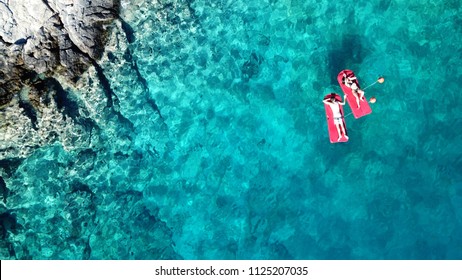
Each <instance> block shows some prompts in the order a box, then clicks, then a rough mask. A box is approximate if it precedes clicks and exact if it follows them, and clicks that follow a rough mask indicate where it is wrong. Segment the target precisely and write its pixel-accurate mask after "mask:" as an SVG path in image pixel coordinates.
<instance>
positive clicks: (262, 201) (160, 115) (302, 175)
mask: <svg viewBox="0 0 462 280" xmlns="http://www.w3.org/2000/svg"><path fill="white" fill-rule="evenodd" d="M154 2H155V3H154V4H152V3H151V1H136V0H134V1H130V4H128V3H124V2H123V8H122V15H121V17H122V18H123V20H124V21H125V23H124V26H123V27H124V30H125V32H126V33H122V32H120V33H119V34H118V35H117V36H115V37H114V38H115V39H113V40H116V41H117V40H119V41H120V44H118V45H120V48H110V49H108V50H107V52H106V54H105V56H104V58H103V59H102V61H101V62H100V65H101V67H102V69H103V74H104V75H105V76H106V78H107V79H108V84H106V85H104V84H103V83H97V82H95V80H97V79H94V80H93V82H94V83H95V84H96V86H93V89H92V90H93V91H74V92H69V94H70V96H73V98H75V99H76V100H83V99H84V98H89V99H90V100H93V99H91V98H90V97H89V96H90V94H98V93H99V94H100V96H101V100H104V98H103V97H104V93H103V89H102V88H103V87H106V91H107V90H108V87H109V88H110V90H112V91H113V93H114V95H115V96H116V97H117V98H115V99H113V104H112V107H111V108H109V107H107V106H106V105H107V104H106V103H104V104H103V103H101V104H103V105H98V104H99V103H98V102H96V101H97V100H98V98H96V97H92V98H94V100H96V101H94V102H88V103H91V104H87V106H89V107H87V108H86V109H81V111H80V112H81V115H82V120H86V119H85V118H84V116H91V118H94V119H95V121H94V123H93V125H94V128H93V129H92V130H91V136H90V140H91V139H95V140H94V141H89V144H88V146H86V147H85V146H83V147H80V148H79V149H74V150H69V149H68V148H66V146H65V145H64V147H63V145H61V144H59V143H57V144H56V145H53V146H48V147H44V148H41V149H39V150H37V151H36V152H35V153H34V154H33V155H31V156H30V157H29V158H27V159H26V160H25V161H23V162H20V163H18V165H17V166H14V168H13V167H11V166H9V167H3V168H4V169H7V170H8V172H7V173H5V174H7V175H6V176H5V178H4V181H5V185H6V187H7V188H8V199H7V201H6V208H7V209H8V211H6V212H4V214H2V217H1V218H2V229H3V230H2V232H3V235H2V236H3V237H2V241H1V246H2V249H1V251H0V252H1V254H2V255H1V257H2V259H5V258H18V259H21V258H32V259H176V258H183V259H461V258H462V234H461V232H462V136H461V128H462V117H461V114H460V108H461V106H462V97H461V94H460V89H459V86H458V84H460V82H461V81H462V63H461V58H462V57H461V56H462V47H461V46H462V34H461V33H462V17H461V14H462V8H461V3H460V1H456V0H454V1H450V0H444V1H443V0H441V1H438V0H435V1H420V0H419V1H417V0H410V1H404V0H403V1H393V0H373V1H350V2H336V1H313V0H285V1H278V0H260V1H257V0H251V1H242V0H234V1H225V0H223V1H220V0H215V1H212V0H197V1H186V0H183V1H173V0H172V1H157V2H156V1H154ZM127 37H128V40H127ZM119 41H117V42H119ZM124 46H126V47H124ZM343 69H351V70H353V71H355V73H356V75H357V76H358V79H359V80H360V82H361V84H362V85H363V86H366V85H368V84H370V83H372V82H374V81H375V80H376V79H377V77H379V76H383V77H385V83H384V84H377V85H374V86H373V87H371V88H369V89H368V90H366V96H367V97H371V96H375V97H376V98H377V103H375V104H372V105H371V106H372V110H373V113H372V114H371V115H368V116H366V117H364V118H361V119H354V118H353V116H348V117H347V118H346V123H347V127H348V131H349V136H350V140H349V142H348V143H342V144H331V143H329V138H328V135H327V126H326V120H325V114H324V107H323V104H322V102H321V100H322V97H323V96H324V95H325V94H327V93H329V92H331V91H335V92H339V90H340V88H339V86H338V84H337V81H336V77H337V74H338V73H339V72H340V71H341V70H343ZM85 81H87V80H84V81H82V83H84V82H85ZM79 98H80V99H79ZM79 104H84V103H83V102H80V103H79ZM89 108H92V109H89ZM112 108H113V109H112ZM92 110H93V111H92ZM345 110H346V113H349V112H350V109H349V108H347V107H345ZM2 212H3V211H2Z"/></svg>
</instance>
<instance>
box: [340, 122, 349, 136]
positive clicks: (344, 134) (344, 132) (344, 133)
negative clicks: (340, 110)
mask: <svg viewBox="0 0 462 280" xmlns="http://www.w3.org/2000/svg"><path fill="white" fill-rule="evenodd" d="M341 126H342V130H343V136H345V139H347V140H348V136H347V134H346V129H345V127H344V126H343V125H341Z"/></svg>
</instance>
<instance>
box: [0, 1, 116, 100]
mask: <svg viewBox="0 0 462 280" xmlns="http://www.w3.org/2000/svg"><path fill="white" fill-rule="evenodd" d="M118 7H119V5H118V4H117V3H116V2H115V1H107V0H96V1H95V0H93V1H90V0H73V1H70V0H52V1H47V0H30V1H5V0H0V22H1V26H3V28H2V29H1V30H0V53H1V56H2V59H1V61H0V67H1V68H0V86H1V88H2V90H1V91H0V105H5V104H7V103H8V102H10V101H11V99H12V98H13V96H14V95H15V94H16V93H18V92H19V90H20V89H21V88H22V87H23V85H24V84H28V83H33V82H35V81H36V79H37V75H50V74H51V73H53V72H55V71H58V72H60V73H62V74H65V75H66V76H67V77H68V78H70V79H75V78H76V77H78V75H80V74H81V73H82V71H84V70H85V69H86V67H87V66H88V65H90V64H91V63H90V60H91V59H97V58H99V57H100V55H101V53H102V50H103V46H104V41H105V38H106V36H105V29H106V24H107V23H108V22H110V21H111V20H112V19H114V18H115V17H116V16H117V14H118Z"/></svg>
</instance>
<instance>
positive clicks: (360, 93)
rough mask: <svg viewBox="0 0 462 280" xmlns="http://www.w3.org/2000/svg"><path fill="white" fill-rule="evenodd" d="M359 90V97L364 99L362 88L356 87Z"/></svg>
mask: <svg viewBox="0 0 462 280" xmlns="http://www.w3.org/2000/svg"><path fill="white" fill-rule="evenodd" d="M358 92H359V99H361V100H364V90H360V89H358Z"/></svg>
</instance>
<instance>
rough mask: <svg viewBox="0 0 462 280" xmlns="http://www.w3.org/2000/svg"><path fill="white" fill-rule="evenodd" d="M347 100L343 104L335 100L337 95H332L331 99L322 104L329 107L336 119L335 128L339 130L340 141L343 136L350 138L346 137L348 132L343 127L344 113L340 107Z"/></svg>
mask: <svg viewBox="0 0 462 280" xmlns="http://www.w3.org/2000/svg"><path fill="white" fill-rule="evenodd" d="M345 99H346V96H345V97H344V99H343V102H340V101H338V100H337V99H335V94H334V93H332V95H331V96H330V98H329V99H324V100H323V101H322V102H324V103H325V104H327V105H329V107H330V108H331V110H332V117H333V118H334V124H335V127H336V128H337V133H338V140H337V141H340V139H342V135H343V136H344V137H345V138H346V139H348V136H347V135H346V130H345V127H344V126H343V116H342V113H341V112H340V105H342V106H343V105H345Z"/></svg>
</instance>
